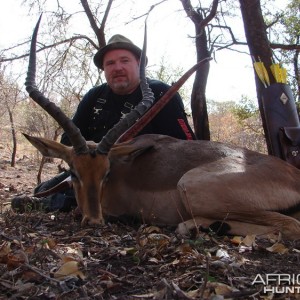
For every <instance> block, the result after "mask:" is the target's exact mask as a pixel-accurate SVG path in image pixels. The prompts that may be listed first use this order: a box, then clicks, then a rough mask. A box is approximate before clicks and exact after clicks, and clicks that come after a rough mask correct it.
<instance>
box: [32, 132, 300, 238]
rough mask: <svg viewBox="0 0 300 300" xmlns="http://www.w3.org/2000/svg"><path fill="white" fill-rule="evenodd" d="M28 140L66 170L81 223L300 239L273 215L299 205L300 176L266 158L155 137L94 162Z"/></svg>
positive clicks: (288, 221)
mask: <svg viewBox="0 0 300 300" xmlns="http://www.w3.org/2000/svg"><path fill="white" fill-rule="evenodd" d="M29 140H30V141H31V142H32V143H33V145H34V146H35V147H36V148H38V149H39V150H40V151H41V152H42V154H44V155H46V156H52V157H59V158H62V159H64V160H65V161H66V162H67V163H68V164H69V166H70V168H71V171H72V172H73V173H74V174H75V175H76V178H73V185H74V188H75V193H76V198H77V202H78V206H79V207H80V209H81V210H82V213H83V220H84V223H85V222H90V223H102V222H103V216H102V213H103V214H104V215H109V216H115V217H118V216H121V215H131V216H133V217H140V219H141V221H144V222H146V223H154V224H161V225H163V224H167V225H178V224H180V225H179V227H178V230H179V231H180V232H181V233H182V232H184V231H185V228H187V229H189V228H191V227H192V226H194V225H195V223H196V224H197V225H200V224H201V225H203V226H204V227H207V226H209V224H211V223H213V222H215V221H224V222H226V223H227V224H228V225H229V226H230V228H231V229H230V233H232V234H242V235H245V234H250V233H251V234H265V233H268V232H271V231H281V232H282V233H283V234H284V235H285V236H286V237H288V238H290V239H299V238H300V222H299V221H297V220H296V219H294V218H292V217H288V216H285V215H283V214H281V213H278V211H283V210H289V209H290V208H291V207H297V205H298V206H299V204H300V184H299V183H300V170H298V169H296V168H294V167H293V166H291V165H289V164H287V163H286V162H284V161H282V160H280V159H278V158H275V157H273V156H268V155H264V154H260V153H257V152H253V151H249V150H246V149H242V148H238V147H235V146H229V145H225V144H222V143H217V142H209V141H183V140H177V139H174V138H171V137H167V136H161V135H143V136H140V137H137V138H135V139H133V140H132V141H130V142H126V143H122V144H117V145H115V146H113V147H112V149H111V151H110V153H109V155H108V156H105V155H101V154H97V155H96V157H92V156H91V155H89V154H85V155H75V154H74V152H73V151H72V148H70V147H66V146H63V145H60V144H58V143H55V142H53V141H48V140H45V139H40V138H32V137H29ZM89 147H90V148H91V149H92V148H93V147H94V146H92V145H89ZM108 171H109V175H108V178H107V180H105V183H104V182H103V178H105V176H106V174H107V172H108ZM100 203H101V205H100ZM293 213H295V212H293ZM183 221H185V223H183ZM185 224H186V225H185Z"/></svg>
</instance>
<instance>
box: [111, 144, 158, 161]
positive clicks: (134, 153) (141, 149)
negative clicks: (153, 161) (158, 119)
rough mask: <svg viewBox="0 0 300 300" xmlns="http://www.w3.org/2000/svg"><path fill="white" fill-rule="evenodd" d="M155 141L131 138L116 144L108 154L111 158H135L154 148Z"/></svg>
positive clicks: (127, 159)
mask: <svg viewBox="0 0 300 300" xmlns="http://www.w3.org/2000/svg"><path fill="white" fill-rule="evenodd" d="M154 144H155V143H154V141H151V140H149V141H147V140H145V141H142V142H140V141H138V142H136V141H135V140H131V141H129V142H124V143H121V144H116V145H114V146H113V147H112V148H111V150H110V152H109V154H108V156H109V158H112V159H113V158H123V159H125V160H126V161H129V160H133V159H135V158H136V157H138V156H139V155H141V154H143V153H145V152H146V151H148V150H150V149H152V148H154Z"/></svg>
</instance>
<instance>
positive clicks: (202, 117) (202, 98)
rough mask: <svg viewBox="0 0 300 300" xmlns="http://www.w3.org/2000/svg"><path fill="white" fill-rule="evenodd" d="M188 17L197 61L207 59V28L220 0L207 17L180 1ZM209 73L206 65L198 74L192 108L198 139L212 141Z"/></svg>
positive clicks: (182, 0)
mask: <svg viewBox="0 0 300 300" xmlns="http://www.w3.org/2000/svg"><path fill="white" fill-rule="evenodd" d="M180 1H181V3H182V6H183V8H184V10H185V12H186V14H187V16H188V17H189V18H190V19H191V20H192V21H193V23H194V25H195V32H196V52H197V61H200V60H202V59H204V58H206V57H210V52H209V50H208V42H207V36H206V32H205V26H206V25H207V24H208V23H209V22H210V20H211V19H212V18H213V17H214V16H215V14H216V11H217V7H218V0H213V4H212V9H211V11H210V13H209V15H208V16H207V17H205V18H204V17H203V16H204V14H203V12H202V11H201V9H200V8H199V9H198V10H197V11H195V10H194V9H193V7H192V5H191V2H190V0H180ZM208 73H209V64H208V63H207V64H205V66H204V67H203V68H201V70H198V71H197V72H196V76H195V81H194V84H193V90H192V95H191V108H192V116H193V123H194V131H195V135H196V137H197V139H199V140H210V131H209V122H208V113H207V105H206V95H205V93H206V84H207V78H208Z"/></svg>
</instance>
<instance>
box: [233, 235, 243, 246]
mask: <svg viewBox="0 0 300 300" xmlns="http://www.w3.org/2000/svg"><path fill="white" fill-rule="evenodd" d="M242 240H243V238H242V237H241V236H234V237H233V238H232V239H231V240H230V242H231V243H232V244H235V245H239V244H240V243H241V242H242Z"/></svg>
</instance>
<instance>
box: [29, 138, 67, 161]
mask: <svg viewBox="0 0 300 300" xmlns="http://www.w3.org/2000/svg"><path fill="white" fill-rule="evenodd" d="M23 135H24V136H25V137H26V139H27V140H28V141H29V142H30V143H31V144H32V145H33V146H34V147H35V148H36V149H38V150H39V151H40V152H41V153H42V155H44V156H47V157H53V158H61V159H63V160H64V161H65V162H67V163H68V162H69V161H70V159H69V158H70V154H71V151H72V147H68V146H65V145H63V144H60V143H58V142H55V141H52V140H48V139H45V138H41V137H34V136H30V135H28V134H25V133H23Z"/></svg>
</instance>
